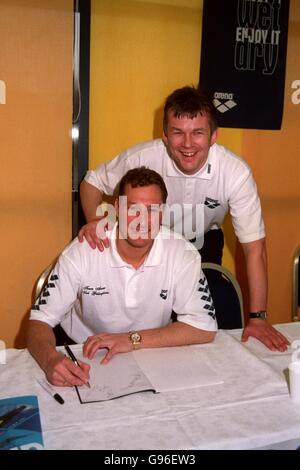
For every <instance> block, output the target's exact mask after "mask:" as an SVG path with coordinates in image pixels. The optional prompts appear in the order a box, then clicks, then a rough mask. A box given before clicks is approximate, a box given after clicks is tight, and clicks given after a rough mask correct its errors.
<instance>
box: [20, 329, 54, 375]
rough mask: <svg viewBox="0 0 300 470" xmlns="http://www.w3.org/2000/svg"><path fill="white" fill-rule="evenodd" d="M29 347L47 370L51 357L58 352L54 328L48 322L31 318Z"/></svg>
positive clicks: (28, 338) (38, 361) (28, 331)
mask: <svg viewBox="0 0 300 470" xmlns="http://www.w3.org/2000/svg"><path fill="white" fill-rule="evenodd" d="M27 348H28V350H29V352H30V354H31V355H32V356H33V357H34V359H35V360H36V361H37V363H38V364H39V365H40V367H41V368H42V369H43V370H45V369H46V367H47V364H48V362H49V359H50V358H51V357H52V356H54V355H56V354H57V352H56V343H55V336H54V333H53V330H52V328H51V327H50V326H49V325H47V323H44V322H41V321H37V320H29V325H28V330H27Z"/></svg>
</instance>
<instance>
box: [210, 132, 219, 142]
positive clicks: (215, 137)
mask: <svg viewBox="0 0 300 470" xmlns="http://www.w3.org/2000/svg"><path fill="white" fill-rule="evenodd" d="M217 139H218V129H215V130H214V131H213V133H212V135H211V138H210V146H212V145H214V144H215V143H216V142H217Z"/></svg>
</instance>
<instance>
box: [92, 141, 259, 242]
mask: <svg viewBox="0 0 300 470" xmlns="http://www.w3.org/2000/svg"><path fill="white" fill-rule="evenodd" d="M140 166H146V167H148V168H150V169H152V170H155V171H156V172H157V173H159V174H160V175H161V176H162V178H163V180H164V182H165V184H166V186H167V190H168V199H167V204H168V205H169V206H171V205H173V204H179V205H183V204H186V205H189V206H190V207H191V211H192V212H193V219H194V220H196V211H197V210H204V220H203V226H202V227H200V231H198V233H196V234H195V235H194V236H197V235H198V236H200V237H201V236H202V235H203V233H206V232H208V231H209V230H214V229H218V228H220V227H221V225H222V223H223V220H224V217H225V215H226V214H227V213H228V212H230V214H231V217H232V223H233V227H234V230H235V233H236V236H237V237H238V239H239V241H240V242H241V243H249V242H252V241H255V240H259V239H261V238H264V237H265V228H264V222H263V219H262V213H261V204H260V200H259V197H258V193H257V187H256V184H255V181H254V179H253V176H252V172H251V169H250V168H249V166H248V165H247V164H246V162H244V161H243V160H242V159H241V158H239V157H238V156H237V155H235V154H234V153H232V152H230V151H229V150H227V149H226V148H225V147H223V146H221V145H218V144H214V145H212V146H211V148H210V150H209V154H208V159H207V162H206V164H205V165H204V166H203V167H202V168H201V169H200V170H199V171H198V172H197V173H196V174H195V175H185V174H184V173H182V172H181V171H180V170H179V169H178V168H177V167H176V165H175V164H174V162H173V160H172V159H171V158H170V156H169V155H168V152H167V149H166V146H165V144H164V143H163V141H162V140H161V139H156V140H152V141H149V142H144V143H142V144H138V145H135V146H134V147H131V148H129V149H127V150H125V151H124V152H122V153H121V154H120V155H118V156H117V157H115V158H114V159H113V160H111V161H110V162H108V163H105V164H103V165H100V166H98V167H97V168H96V169H95V170H90V171H88V172H87V174H86V176H85V181H86V182H87V183H90V184H91V185H93V186H95V187H96V188H97V189H99V190H100V191H102V192H103V193H104V194H107V195H111V194H113V192H114V189H115V187H116V185H117V183H118V182H119V181H120V179H121V178H122V176H123V175H124V174H125V173H126V172H127V171H128V170H130V169H131V168H136V167H140ZM197 205H198V209H197ZM171 226H172V225H171ZM189 238H193V237H189Z"/></svg>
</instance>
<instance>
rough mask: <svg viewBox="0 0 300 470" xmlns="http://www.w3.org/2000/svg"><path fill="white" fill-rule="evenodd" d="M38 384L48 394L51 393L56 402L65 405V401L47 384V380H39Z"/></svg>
mask: <svg viewBox="0 0 300 470" xmlns="http://www.w3.org/2000/svg"><path fill="white" fill-rule="evenodd" d="M37 382H38V383H39V384H40V386H41V387H42V388H43V389H44V390H45V391H46V392H48V393H49V395H51V396H52V397H53V398H54V400H56V401H57V402H58V403H60V404H61V405H63V404H64V402H65V401H64V399H63V398H62V397H61V396H60V395H59V394H58V393H57V392H56V390H54V388H52V387H51V385H50V384H48V382H46V381H45V380H38V379H37Z"/></svg>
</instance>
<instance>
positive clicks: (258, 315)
mask: <svg viewBox="0 0 300 470" xmlns="http://www.w3.org/2000/svg"><path fill="white" fill-rule="evenodd" d="M267 316H268V315H267V312H266V310H259V311H258V312H250V313H249V318H260V319H262V320H265V319H266V318H267Z"/></svg>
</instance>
